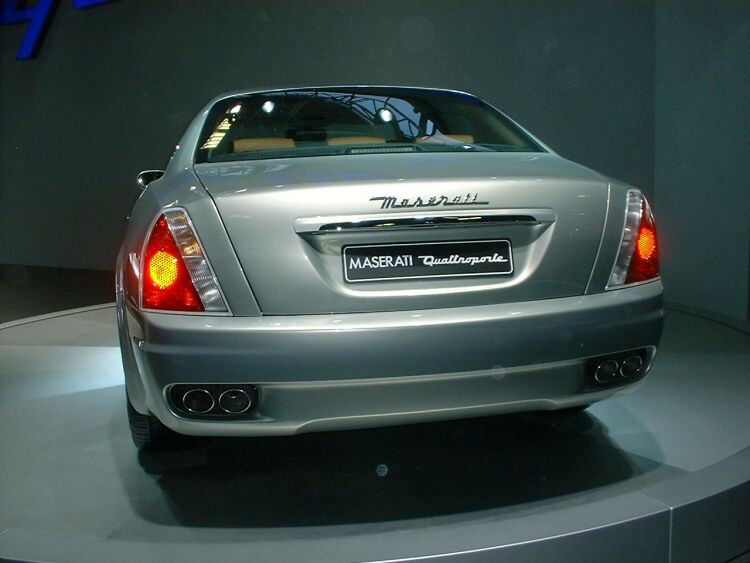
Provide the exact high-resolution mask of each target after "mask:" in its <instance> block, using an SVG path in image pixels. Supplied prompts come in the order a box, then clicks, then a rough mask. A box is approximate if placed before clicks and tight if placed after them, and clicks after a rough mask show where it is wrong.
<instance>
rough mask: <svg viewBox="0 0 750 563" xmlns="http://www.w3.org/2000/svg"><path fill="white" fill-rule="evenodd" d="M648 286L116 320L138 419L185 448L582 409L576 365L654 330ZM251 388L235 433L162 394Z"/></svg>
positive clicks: (655, 290) (589, 395) (644, 344)
mask: <svg viewBox="0 0 750 563" xmlns="http://www.w3.org/2000/svg"><path fill="white" fill-rule="evenodd" d="M661 293H662V285H661V282H658V281H657V282H653V283H648V284H643V285H640V286H636V287H632V288H627V289H620V290H616V291H610V292H606V293H601V294H596V295H586V296H580V297H570V298H562V299H549V300H542V301H535V302H527V303H521V304H500V305H490V306H481V307H460V308H452V309H436V310H424V311H400V312H383V313H352V314H332V315H299V316H265V317H256V318H250V317H207V316H189V315H173V314H164V313H143V312H138V311H134V310H131V309H128V310H127V314H126V318H127V322H126V329H127V331H128V339H127V340H128V341H129V342H130V343H131V350H132V354H133V356H134V359H135V363H136V364H137V366H138V369H137V371H138V376H139V377H140V379H141V382H142V385H143V388H144V391H145V407H146V409H148V410H149V411H151V412H152V413H153V414H155V415H156V416H157V417H158V418H159V419H160V420H162V422H164V423H165V424H166V425H167V426H169V427H171V428H173V429H174V430H177V431H178V432H182V433H185V434H196V435H197V434H205V435H272V434H294V433H299V432H307V431H316V430H331V429H344V428H358V427H365V426H384V425H390V424H403V423H410V422H418V421H426V420H437V419H447V418H459V417H470V416H481V415H487V414H494V413H502V412H513V411H519V410H535V409H555V408H565V407H569V406H575V405H578V404H585V403H588V402H592V401H596V400H599V399H602V398H605V397H606V396H608V395H611V394H612V393H614V392H616V391H618V390H620V389H622V387H619V388H617V389H605V390H596V391H591V390H590V389H587V388H586V385H585V383H584V379H585V373H584V372H585V363H586V360H587V359H588V358H591V357H594V356H601V355H606V354H610V353H613V352H618V351H622V350H630V349H637V348H649V349H650V350H651V357H653V352H654V351H655V347H656V345H657V344H658V341H659V337H660V335H661V329H662V324H663V309H662V304H661ZM193 382H194V383H233V382H235V383H253V384H255V385H257V386H258V387H259V389H260V400H259V403H258V407H257V408H256V409H255V411H254V414H253V417H252V418H250V419H248V420H242V421H226V420H221V419H219V418H217V419H215V420H210V421H206V420H192V419H185V418H182V417H180V416H178V415H176V414H175V413H174V412H173V411H172V410H171V409H170V406H169V405H168V403H167V401H166V400H165V388H167V387H168V386H169V385H170V384H173V383H193Z"/></svg>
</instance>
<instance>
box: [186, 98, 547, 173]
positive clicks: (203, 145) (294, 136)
mask: <svg viewBox="0 0 750 563" xmlns="http://www.w3.org/2000/svg"><path fill="white" fill-rule="evenodd" d="M542 150H543V149H542V148H541V147H540V146H539V145H538V143H536V142H535V141H534V140H533V139H531V138H530V137H529V136H528V135H527V134H526V133H524V132H523V131H522V130H521V129H520V128H519V127H517V126H516V125H514V124H513V123H512V122H511V121H510V120H509V119H508V118H506V117H505V116H504V115H503V114H501V113H500V112H498V111H496V110H495V109H493V108H492V107H490V106H489V105H487V104H485V103H484V102H482V101H481V100H479V99H478V98H475V97H474V96H470V95H468V94H462V93H458V92H448V91H442V90H420V89H409V88H351V89H346V88H343V89H338V88H337V89H310V90H287V91H274V92H266V93H258V94H249V95H243V96H234V97H231V98H227V99H224V100H221V101H220V102H218V103H217V104H216V105H215V106H214V107H213V108H212V110H211V111H210V112H209V115H208V117H207V119H206V123H205V125H204V127H203V131H202V133H201V138H200V139H199V142H198V147H197V150H196V162H198V163H201V162H223V161H231V160H248V159H258V158H288V157H294V156H316V155H337V154H364V153H403V152H425V151H427V152H436V151H498V152H509V151H513V152H541V151H542Z"/></svg>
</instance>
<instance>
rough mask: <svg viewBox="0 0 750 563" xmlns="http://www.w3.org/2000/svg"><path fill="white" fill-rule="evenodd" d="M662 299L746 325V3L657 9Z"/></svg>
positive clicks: (749, 56) (749, 138)
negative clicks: (721, 315)
mask: <svg viewBox="0 0 750 563" xmlns="http://www.w3.org/2000/svg"><path fill="white" fill-rule="evenodd" d="M655 60H656V98H655V99H656V153H655V159H654V161H655V164H656V174H655V184H656V209H657V220H658V226H659V229H660V232H661V240H662V242H663V245H662V270H663V277H664V283H665V287H666V290H665V297H666V298H667V299H668V300H670V301H674V302H678V303H683V304H686V305H691V306H693V307H698V308H701V309H709V310H712V311H716V312H718V313H721V314H724V315H727V316H730V317H735V318H739V319H749V320H750V315H748V306H749V305H748V299H749V298H748V294H749V293H750V281H748V275H749V270H750V264H748V260H749V257H750V2H748V1H746V0H730V1H727V0H711V1H705V0H680V1H677V0H673V1H667V0H659V1H658V2H657V3H656V59H655Z"/></svg>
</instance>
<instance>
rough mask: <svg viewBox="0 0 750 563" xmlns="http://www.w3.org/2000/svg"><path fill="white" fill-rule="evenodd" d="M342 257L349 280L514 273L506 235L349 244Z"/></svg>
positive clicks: (352, 281) (505, 274) (345, 275)
mask: <svg viewBox="0 0 750 563" xmlns="http://www.w3.org/2000/svg"><path fill="white" fill-rule="evenodd" d="M343 257H344V279H345V280H346V281H347V282H349V283H354V282H365V281H382V280H395V279H419V278H453V277H463V276H509V275H511V274H512V273H513V253H512V250H511V245H510V241H509V240H507V239H498V240H471V241H458V242H416V243H415V242H411V243H402V244H369V245H358V246H347V247H344V253H343Z"/></svg>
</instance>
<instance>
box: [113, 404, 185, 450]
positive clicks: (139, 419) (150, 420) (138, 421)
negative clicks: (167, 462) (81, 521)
mask: <svg viewBox="0 0 750 563" xmlns="http://www.w3.org/2000/svg"><path fill="white" fill-rule="evenodd" d="M127 404H128V422H129V423H130V434H131V436H132V437H133V443H134V444H135V447H136V448H138V449H139V450H140V451H143V452H159V451H164V450H173V449H175V448H178V447H180V446H184V445H185V444H186V442H187V441H189V437H188V436H184V435H182V434H178V433H177V432H175V431H174V430H170V429H169V428H167V427H166V426H164V425H163V424H162V423H161V421H160V420H159V419H158V418H156V417H155V416H152V415H148V414H141V413H139V412H138V411H137V410H135V408H133V405H132V404H131V403H130V398H127Z"/></svg>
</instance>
